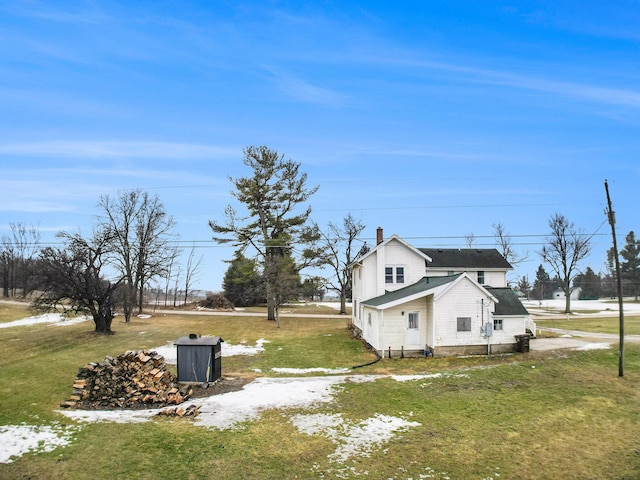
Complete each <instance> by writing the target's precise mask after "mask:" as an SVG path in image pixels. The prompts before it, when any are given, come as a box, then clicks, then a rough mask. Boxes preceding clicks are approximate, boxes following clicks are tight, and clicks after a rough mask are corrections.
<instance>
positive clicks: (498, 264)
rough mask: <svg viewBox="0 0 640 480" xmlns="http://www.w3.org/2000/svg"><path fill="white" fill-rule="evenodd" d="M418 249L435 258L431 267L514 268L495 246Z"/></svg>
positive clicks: (468, 268) (470, 268) (469, 268)
mask: <svg viewBox="0 0 640 480" xmlns="http://www.w3.org/2000/svg"><path fill="white" fill-rule="evenodd" d="M418 250H420V251H421V252H422V253H424V254H425V255H427V256H429V257H431V258H432V259H433V262H431V263H430V264H429V265H428V266H429V267H438V268H451V269H454V268H464V269H466V270H481V269H483V268H484V269H488V268H509V269H511V268H513V267H512V266H511V264H510V263H509V262H507V261H506V260H505V258H504V257H503V256H502V255H500V252H498V250H496V249H495V248H419V249H418Z"/></svg>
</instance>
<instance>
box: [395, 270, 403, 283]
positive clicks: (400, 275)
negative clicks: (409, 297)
mask: <svg viewBox="0 0 640 480" xmlns="http://www.w3.org/2000/svg"><path fill="white" fill-rule="evenodd" d="M396 283H404V267H396Z"/></svg>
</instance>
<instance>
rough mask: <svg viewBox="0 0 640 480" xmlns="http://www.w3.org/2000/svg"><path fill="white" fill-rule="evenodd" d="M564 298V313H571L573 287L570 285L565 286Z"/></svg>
mask: <svg viewBox="0 0 640 480" xmlns="http://www.w3.org/2000/svg"><path fill="white" fill-rule="evenodd" d="M564 297H565V298H564V313H571V287H570V286H568V285H565V288H564Z"/></svg>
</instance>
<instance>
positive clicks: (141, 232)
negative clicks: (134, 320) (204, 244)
mask: <svg viewBox="0 0 640 480" xmlns="http://www.w3.org/2000/svg"><path fill="white" fill-rule="evenodd" d="M98 205H99V206H100V207H101V208H102V210H103V212H104V214H105V215H106V217H102V218H101V220H100V225H101V227H102V228H104V229H106V230H108V231H109V232H110V237H111V238H112V242H113V248H112V252H113V253H112V257H111V258H112V262H113V264H114V266H115V267H116V268H117V269H118V271H119V272H121V274H122V276H123V277H124V285H123V292H124V293H123V297H124V302H123V310H124V315H125V321H126V322H129V321H130V319H131V314H132V312H133V309H134V306H137V307H138V312H142V307H143V292H144V288H145V286H146V285H147V283H148V282H149V281H151V280H152V279H153V278H154V277H156V276H163V275H164V274H165V273H166V271H167V269H168V268H169V265H170V264H171V263H172V261H173V258H175V256H176V255H177V249H176V248H175V247H173V246H171V244H170V242H171V241H172V240H173V234H172V229H173V226H174V224H175V222H174V220H173V218H172V217H171V216H169V215H167V213H166V212H165V210H164V206H163V205H162V202H160V199H159V198H158V196H157V195H156V196H154V197H150V196H149V194H148V193H146V192H142V191H140V190H131V191H125V192H121V193H120V194H119V195H118V196H117V197H115V198H112V197H109V196H108V195H105V196H102V197H101V198H100V201H99V204H98Z"/></svg>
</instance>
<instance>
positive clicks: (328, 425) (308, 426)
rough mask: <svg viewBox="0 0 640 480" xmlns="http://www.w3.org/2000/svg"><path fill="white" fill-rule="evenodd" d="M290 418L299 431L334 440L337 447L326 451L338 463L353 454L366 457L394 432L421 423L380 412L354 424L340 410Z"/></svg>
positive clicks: (388, 439) (386, 441)
mask: <svg viewBox="0 0 640 480" xmlns="http://www.w3.org/2000/svg"><path fill="white" fill-rule="evenodd" d="M291 422H292V423H293V424H294V425H295V426H296V428H298V430H300V431H301V432H302V433H306V434H307V435H324V436H325V437H327V438H329V439H330V440H332V441H333V442H334V443H336V444H337V447H336V450H335V451H334V452H333V453H332V454H331V455H329V460H330V461H332V462H338V463H343V462H345V461H346V460H348V459H349V457H352V456H354V455H359V456H364V457H367V456H369V455H370V454H371V451H372V450H374V449H375V448H379V447H380V446H382V445H383V444H385V443H388V442H389V441H390V440H391V438H392V437H393V435H394V434H395V433H396V432H403V431H406V430H407V429H408V428H410V427H418V426H420V425H421V424H420V423H418V422H410V421H408V420H405V419H403V418H399V417H392V416H389V415H382V414H379V413H378V414H375V415H374V416H373V417H371V418H367V419H366V420H363V421H362V422H360V423H358V424H355V425H354V424H353V423H351V422H348V421H345V420H344V419H343V418H342V416H341V415H339V414H333V415H323V414H315V415H296V416H294V417H292V419H291Z"/></svg>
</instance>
